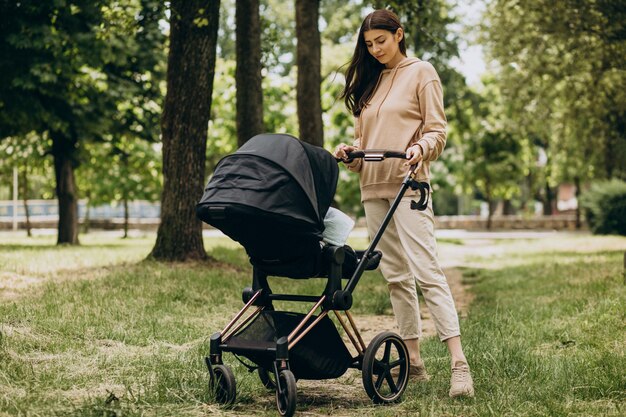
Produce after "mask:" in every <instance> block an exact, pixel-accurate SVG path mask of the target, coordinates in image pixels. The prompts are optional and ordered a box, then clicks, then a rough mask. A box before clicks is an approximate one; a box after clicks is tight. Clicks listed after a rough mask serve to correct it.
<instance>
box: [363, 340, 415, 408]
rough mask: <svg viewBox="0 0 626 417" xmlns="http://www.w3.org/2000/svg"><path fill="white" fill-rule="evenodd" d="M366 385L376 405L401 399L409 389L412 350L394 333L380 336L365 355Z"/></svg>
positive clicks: (364, 378)
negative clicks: (410, 351) (410, 352)
mask: <svg viewBox="0 0 626 417" xmlns="http://www.w3.org/2000/svg"><path fill="white" fill-rule="evenodd" d="M362 368H363V369H362V370H363V374H362V377H363V387H364V388H365V392H367V395H368V396H369V397H370V398H371V399H372V400H373V401H374V402H375V403H376V404H387V403H391V402H395V401H398V400H399V399H400V397H402V394H403V393H404V390H405V389H406V386H407V382H408V373H409V351H408V349H407V347H406V344H405V343H404V340H402V338H401V337H400V336H398V335H397V334H395V333H393V332H384V333H381V334H379V335H377V336H376V337H375V338H374V339H372V341H371V342H370V344H369V346H368V347H367V349H366V350H365V354H364V355H363V367H362Z"/></svg>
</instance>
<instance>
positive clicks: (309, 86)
mask: <svg viewBox="0 0 626 417" xmlns="http://www.w3.org/2000/svg"><path fill="white" fill-rule="evenodd" d="M319 3H320V2H319V0H296V36H297V38H298V47H297V64H298V86H297V101H298V123H299V125H300V139H302V140H303V141H305V142H308V143H310V144H313V145H316V146H323V145H324V126H323V124H322V101H321V87H320V86H321V83H322V75H321V56H322V52H321V51H322V47H321V41H320V31H319V28H318V24H317V22H318V20H319Z"/></svg>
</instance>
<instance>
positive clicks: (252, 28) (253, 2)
mask: <svg viewBox="0 0 626 417" xmlns="http://www.w3.org/2000/svg"><path fill="white" fill-rule="evenodd" d="M235 14H236V26H237V28H236V33H237V40H236V45H237V69H236V71H235V78H236V82H237V144H238V145H239V146H241V145H243V144H244V143H246V141H247V140H248V139H250V138H251V137H253V136H254V135H257V134H259V133H262V132H263V130H264V128H263V87H262V85H261V81H262V78H261V69H262V63H261V17H260V14H259V0H240V1H237V2H236V13H235Z"/></svg>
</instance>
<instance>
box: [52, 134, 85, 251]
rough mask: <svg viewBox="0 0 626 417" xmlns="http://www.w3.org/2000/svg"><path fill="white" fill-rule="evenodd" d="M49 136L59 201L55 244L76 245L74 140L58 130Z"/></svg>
mask: <svg viewBox="0 0 626 417" xmlns="http://www.w3.org/2000/svg"><path fill="white" fill-rule="evenodd" d="M50 136H51V137H52V156H53V157H54V176H55V179H56V194H57V199H58V201H59V224H58V236H57V245H62V244H69V245H78V244H79V242H78V197H77V188H76V181H75V180H74V158H73V155H74V153H75V149H76V141H74V140H71V139H68V138H66V137H65V136H64V134H62V133H58V132H54V133H51V135H50Z"/></svg>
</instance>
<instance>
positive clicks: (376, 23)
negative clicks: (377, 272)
mask: <svg viewBox="0 0 626 417" xmlns="http://www.w3.org/2000/svg"><path fill="white" fill-rule="evenodd" d="M342 98H343V99H344V100H345V103H346V107H347V108H348V110H349V111H351V112H352V114H353V115H354V116H355V129H354V130H355V140H354V143H353V144H352V145H346V144H341V145H339V146H338V147H337V148H336V149H335V152H334V155H335V156H336V157H337V158H341V159H343V160H344V161H345V162H346V166H347V167H348V169H350V170H352V171H354V172H358V173H359V174H360V185H361V199H362V201H363V205H364V208H365V217H366V221H367V228H368V232H369V234H370V237H372V236H373V235H374V234H375V233H376V231H377V230H378V228H379V226H380V224H381V223H382V221H383V218H384V217H385V214H386V213H387V211H388V210H389V207H390V205H391V203H392V201H393V199H394V197H395V195H396V193H397V191H398V189H400V186H401V183H402V180H403V179H404V177H405V175H406V172H407V169H408V166H409V165H414V164H419V165H418V169H417V179H418V180H419V181H425V182H429V176H430V175H429V174H430V161H433V160H435V159H437V157H438V156H439V155H440V154H441V152H442V151H443V148H444V146H445V143H446V125H447V122H446V117H445V114H444V108H443V93H442V87H441V82H440V79H439V75H438V74H437V72H436V71H435V69H434V68H433V66H432V65H431V64H429V63H428V62H425V61H421V60H419V59H417V58H407V56H406V44H405V39H404V30H403V28H402V26H401V24H400V20H399V19H398V16H396V15H395V14H394V13H393V12H391V11H388V10H376V11H374V12H372V13H370V14H369V15H368V16H367V17H366V18H365V20H364V21H363V23H362V25H361V29H360V31H359V37H358V40H357V44H356V48H355V50H354V55H353V56H352V59H351V61H350V64H349V66H348V69H347V71H346V85H345V89H344V91H343V94H342ZM356 149H389V150H403V151H404V150H405V151H406V156H407V160H406V161H402V160H399V159H387V160H385V161H383V162H377V163H368V162H364V161H363V160H362V159H355V160H354V161H351V162H349V161H348V160H347V153H348V152H351V151H354V150H356ZM414 196H415V192H414V191H411V190H409V191H408V192H407V194H406V196H405V198H403V199H402V202H401V203H400V206H399V207H398V209H397V210H396V212H395V214H394V216H393V220H392V221H391V222H390V224H389V226H388V227H387V229H386V231H385V233H384V234H383V237H382V239H381V240H380V242H379V244H378V249H379V250H381V251H382V253H383V258H382V261H381V264H380V268H381V271H382V274H383V276H384V277H385V280H386V281H387V285H388V287H389V293H390V298H391V305H392V307H393V312H394V315H395V317H396V321H397V323H398V327H399V330H400V335H401V336H402V338H403V339H404V340H405V341H406V344H407V347H408V348H409V355H410V362H411V363H410V368H409V369H410V372H409V377H410V378H411V379H413V380H421V381H426V380H428V379H429V375H428V373H427V372H426V368H425V367H424V362H423V361H422V359H421V356H420V347H419V340H420V337H421V336H422V327H421V319H420V314H419V306H418V298H417V291H416V285H415V283H416V281H417V283H418V284H419V286H420V289H421V292H422V295H423V297H424V300H425V302H426V305H427V306H428V309H429V310H430V312H431V315H432V317H433V320H434V322H435V326H436V329H437V333H438V335H439V338H440V340H442V341H443V342H445V343H446V344H447V347H448V350H449V352H450V357H451V366H452V377H451V381H450V392H449V394H450V396H451V397H458V396H473V395H474V386H473V381H472V377H471V374H470V369H469V365H468V363H467V360H466V358H465V355H464V353H463V348H462V345H461V336H460V335H461V333H460V328H459V319H458V314H457V311H456V308H455V305H454V300H453V298H452V293H451V292H450V287H449V286H448V283H447V281H446V277H445V275H444V274H443V271H442V269H441V267H440V265H439V261H438V259H437V254H436V251H437V248H436V242H435V234H434V216H433V211H432V204H431V203H429V206H428V208H427V209H426V210H424V211H417V210H413V209H411V197H413V198H414Z"/></svg>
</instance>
